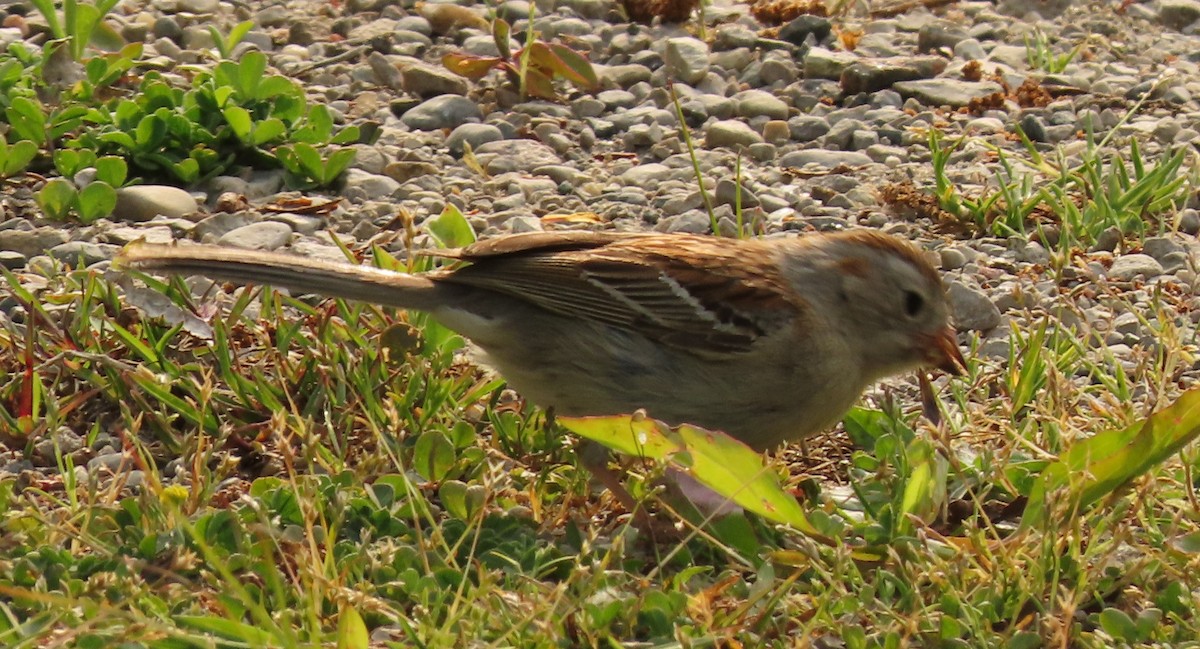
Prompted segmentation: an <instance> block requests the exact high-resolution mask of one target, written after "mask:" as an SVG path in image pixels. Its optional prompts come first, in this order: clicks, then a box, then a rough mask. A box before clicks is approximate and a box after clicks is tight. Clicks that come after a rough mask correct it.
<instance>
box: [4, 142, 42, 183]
mask: <svg viewBox="0 0 1200 649" xmlns="http://www.w3.org/2000/svg"><path fill="white" fill-rule="evenodd" d="M2 139H3V138H0V140H2ZM5 148H6V149H7V150H6V151H5V152H4V156H3V158H4V159H3V164H4V168H3V169H0V173H2V174H3V176H4V177H5V178H11V177H13V176H15V175H17V174H19V173H21V172H22V171H25V168H26V167H28V166H29V163H30V162H32V161H33V159H34V157H36V156H37V152H38V147H37V145H36V144H34V143H33V142H31V141H29V140H18V141H16V142H14V143H13V144H12V146H6V147H5Z"/></svg>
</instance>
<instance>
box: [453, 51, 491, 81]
mask: <svg viewBox="0 0 1200 649" xmlns="http://www.w3.org/2000/svg"><path fill="white" fill-rule="evenodd" d="M502 62H503V59H501V58H498V57H495V56H474V55H471V54H463V53H462V52H451V53H449V54H447V55H445V56H443V57H442V65H444V66H446V69H447V70H449V71H451V72H453V73H454V74H457V75H459V76H462V77H466V78H468V79H470V80H472V81H478V80H480V79H482V78H484V77H485V76H487V73H488V72H489V71H491V69H492V68H494V67H496V66H497V65H499V64H500V63H502Z"/></svg>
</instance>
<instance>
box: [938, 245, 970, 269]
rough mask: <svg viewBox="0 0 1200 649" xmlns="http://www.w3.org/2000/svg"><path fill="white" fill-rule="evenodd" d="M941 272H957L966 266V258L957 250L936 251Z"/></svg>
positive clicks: (944, 249) (943, 249)
mask: <svg viewBox="0 0 1200 649" xmlns="http://www.w3.org/2000/svg"><path fill="white" fill-rule="evenodd" d="M938 256H939V257H940V258H941V265H942V270H958V269H959V268H962V267H963V266H966V265H967V256H966V255H965V254H963V251H962V250H959V249H958V248H942V249H941V250H939V251H938Z"/></svg>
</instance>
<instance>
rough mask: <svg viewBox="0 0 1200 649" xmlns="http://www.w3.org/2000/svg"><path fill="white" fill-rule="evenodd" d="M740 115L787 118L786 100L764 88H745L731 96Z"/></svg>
mask: <svg viewBox="0 0 1200 649" xmlns="http://www.w3.org/2000/svg"><path fill="white" fill-rule="evenodd" d="M733 101H734V102H735V103H736V105H737V114H738V115H739V116H740V117H760V116H766V117H770V118H771V119H787V118H788V105H787V102H785V101H784V100H782V99H780V98H779V97H776V96H775V95H772V94H771V93H769V92H767V91H765V90H745V91H742V92H739V93H738V94H736V95H734V96H733Z"/></svg>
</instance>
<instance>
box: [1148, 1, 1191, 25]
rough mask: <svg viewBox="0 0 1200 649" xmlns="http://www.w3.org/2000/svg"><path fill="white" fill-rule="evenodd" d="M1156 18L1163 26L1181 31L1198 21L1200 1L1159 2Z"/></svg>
mask: <svg viewBox="0 0 1200 649" xmlns="http://www.w3.org/2000/svg"><path fill="white" fill-rule="evenodd" d="M1158 16H1159V19H1160V20H1162V23H1163V25H1166V26H1167V27H1170V28H1171V29H1183V28H1184V27H1187V26H1188V25H1191V24H1192V23H1194V22H1196V21H1197V20H1200V1H1197V0H1161V1H1160V2H1159V4H1158Z"/></svg>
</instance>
